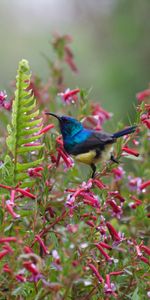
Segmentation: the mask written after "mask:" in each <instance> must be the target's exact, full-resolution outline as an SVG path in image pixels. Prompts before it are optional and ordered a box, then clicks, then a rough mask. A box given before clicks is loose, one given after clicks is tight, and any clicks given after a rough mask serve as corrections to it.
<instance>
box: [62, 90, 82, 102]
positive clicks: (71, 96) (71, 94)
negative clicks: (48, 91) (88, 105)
mask: <svg viewBox="0 0 150 300" xmlns="http://www.w3.org/2000/svg"><path fill="white" fill-rule="evenodd" d="M79 92H80V89H75V90H70V89H67V90H66V91H65V92H64V93H59V94H58V96H61V98H62V101H63V102H64V103H67V104H69V103H72V102H73V103H74V101H76V100H77V98H76V95H77V94H78V93H79Z"/></svg>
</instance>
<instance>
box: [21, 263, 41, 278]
mask: <svg viewBox="0 0 150 300" xmlns="http://www.w3.org/2000/svg"><path fill="white" fill-rule="evenodd" d="M23 266H24V267H25V268H26V269H27V270H28V271H29V272H31V273H32V274H33V276H36V275H38V274H39V270H38V269H37V267H36V265H35V264H34V263H32V262H31V261H25V262H24V263H23Z"/></svg>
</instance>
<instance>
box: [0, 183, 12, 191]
mask: <svg viewBox="0 0 150 300" xmlns="http://www.w3.org/2000/svg"><path fill="white" fill-rule="evenodd" d="M0 187H1V188H3V189H6V190H11V189H12V187H11V186H8V185H4V184H2V183H0Z"/></svg>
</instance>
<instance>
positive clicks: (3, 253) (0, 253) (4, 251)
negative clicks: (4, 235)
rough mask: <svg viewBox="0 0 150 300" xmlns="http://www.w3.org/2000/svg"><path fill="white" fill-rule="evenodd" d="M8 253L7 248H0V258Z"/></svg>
mask: <svg viewBox="0 0 150 300" xmlns="http://www.w3.org/2000/svg"><path fill="white" fill-rule="evenodd" d="M7 254H8V250H6V249H5V250H2V251H1V252H0V260H1V259H2V258H3V257H4V256H6V255H7Z"/></svg>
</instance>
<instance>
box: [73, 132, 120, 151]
mask: <svg viewBox="0 0 150 300" xmlns="http://www.w3.org/2000/svg"><path fill="white" fill-rule="evenodd" d="M114 141H115V140H114V138H113V135H112V134H108V133H105V132H102V131H101V132H97V131H93V132H92V133H91V135H90V136H89V137H88V138H87V139H86V140H85V141H84V142H80V143H76V144H75V145H74V146H73V147H72V149H71V151H70V152H69V154H72V155H78V154H81V153H87V152H88V151H90V150H96V149H98V150H100V151H101V150H103V149H104V147H105V145H106V144H111V143H113V142H114Z"/></svg>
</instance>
